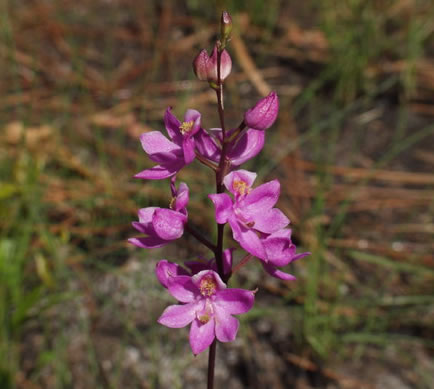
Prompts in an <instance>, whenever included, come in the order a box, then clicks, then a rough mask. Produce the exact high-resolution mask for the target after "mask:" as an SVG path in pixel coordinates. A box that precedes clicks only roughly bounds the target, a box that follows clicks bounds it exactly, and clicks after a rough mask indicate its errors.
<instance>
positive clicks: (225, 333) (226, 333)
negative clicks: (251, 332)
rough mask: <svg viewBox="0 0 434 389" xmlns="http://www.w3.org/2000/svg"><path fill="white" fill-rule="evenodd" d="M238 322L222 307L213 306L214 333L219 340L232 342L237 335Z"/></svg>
mask: <svg viewBox="0 0 434 389" xmlns="http://www.w3.org/2000/svg"><path fill="white" fill-rule="evenodd" d="M239 327H240V322H239V320H238V319H236V318H235V317H233V316H231V315H230V314H229V313H228V312H226V311H225V310H224V309H221V308H220V307H218V306H215V334H216V336H217V339H218V340H219V341H220V342H232V341H233V340H235V337H236V336H237V332H238V328H239Z"/></svg>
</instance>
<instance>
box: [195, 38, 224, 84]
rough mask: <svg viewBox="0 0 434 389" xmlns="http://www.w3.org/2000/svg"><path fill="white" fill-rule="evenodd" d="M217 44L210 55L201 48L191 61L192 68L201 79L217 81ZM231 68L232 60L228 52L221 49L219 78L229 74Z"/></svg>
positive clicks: (221, 78) (222, 78)
mask: <svg viewBox="0 0 434 389" xmlns="http://www.w3.org/2000/svg"><path fill="white" fill-rule="evenodd" d="M217 55H218V53H217V46H215V47H214V50H213V52H212V54H211V56H209V55H208V53H207V52H206V50H202V51H201V52H200V53H199V54H198V55H197V56H196V58H195V59H194V61H193V70H194V74H196V77H197V78H198V79H199V80H201V81H205V80H206V81H208V82H213V83H217V82H218V76H217ZM231 69H232V60H231V57H230V55H229V53H228V52H227V51H226V50H223V51H222V53H221V67H220V80H221V81H223V80H224V79H225V78H226V77H227V76H229V74H230V72H231Z"/></svg>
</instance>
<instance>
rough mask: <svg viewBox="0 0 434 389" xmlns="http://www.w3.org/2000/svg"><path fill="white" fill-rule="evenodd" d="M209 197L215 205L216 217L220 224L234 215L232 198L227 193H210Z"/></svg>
mask: <svg viewBox="0 0 434 389" xmlns="http://www.w3.org/2000/svg"><path fill="white" fill-rule="evenodd" d="M208 197H209V198H210V199H211V201H212V202H213V203H214V206H215V218H216V221H217V223H218V224H225V223H226V222H227V221H228V218H229V217H230V216H231V215H232V213H233V210H232V199H231V198H230V197H229V195H228V194H227V193H218V194H210V195H208Z"/></svg>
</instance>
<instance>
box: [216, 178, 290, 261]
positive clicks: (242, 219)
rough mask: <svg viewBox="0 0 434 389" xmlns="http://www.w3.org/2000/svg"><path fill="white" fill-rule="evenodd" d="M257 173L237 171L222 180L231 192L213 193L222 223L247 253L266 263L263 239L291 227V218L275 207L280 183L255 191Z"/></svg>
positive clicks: (273, 183)
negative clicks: (229, 193)
mask: <svg viewBox="0 0 434 389" xmlns="http://www.w3.org/2000/svg"><path fill="white" fill-rule="evenodd" d="M255 178H256V173H252V172H249V171H247V170H237V171H233V172H231V173H229V174H228V175H227V176H226V177H225V178H224V180H223V183H224V185H225V187H226V189H227V190H228V191H229V192H231V193H232V195H233V197H234V198H233V199H232V198H231V197H230V196H229V195H228V194H227V193H219V194H211V195H209V198H210V199H211V200H212V201H213V203H214V206H215V208H216V214H215V215H216V220H217V223H219V224H225V223H229V225H230V226H231V229H232V234H233V238H234V239H235V240H236V241H237V242H239V243H240V245H241V247H242V248H243V249H244V250H246V251H247V252H248V253H250V254H252V255H254V256H255V257H258V258H260V259H262V260H263V261H265V262H267V261H268V259H267V253H266V250H265V247H264V244H263V241H262V240H261V238H260V236H266V235H269V234H273V233H275V232H277V231H279V230H281V229H282V228H284V227H286V226H287V225H288V224H289V219H288V218H287V217H286V216H285V215H284V214H283V212H282V211H280V210H279V209H277V208H274V205H275V204H276V202H277V200H278V199H279V194H280V184H279V181H277V180H273V181H270V182H267V183H265V184H263V185H260V186H258V187H257V188H255V189H252V184H253V182H254V180H255Z"/></svg>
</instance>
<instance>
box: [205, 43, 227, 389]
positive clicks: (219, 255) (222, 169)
mask: <svg viewBox="0 0 434 389" xmlns="http://www.w3.org/2000/svg"><path fill="white" fill-rule="evenodd" d="M222 51H223V50H222V49H221V47H219V49H218V51H217V86H218V89H216V93H217V107H218V113H219V118H220V126H221V129H222V152H221V154H220V163H219V166H218V169H217V171H216V175H215V178H216V190H217V193H223V192H224V186H223V178H224V176H225V175H226V171H227V170H228V169H229V166H230V162H229V161H227V160H226V150H227V143H226V142H225V138H226V127H225V115H224V107H223V82H222V79H221V69H220V66H221V57H222ZM224 228H225V225H224V224H217V247H216V250H215V260H216V264H217V271H218V274H219V275H220V277H221V278H222V280H223V282H227V279H225V275H224V269H223V237H224ZM216 347H217V341H216V340H215V339H214V342H213V343H212V345H211V347H210V349H209V358H208V389H213V388H214V368H215V355H216Z"/></svg>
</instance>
